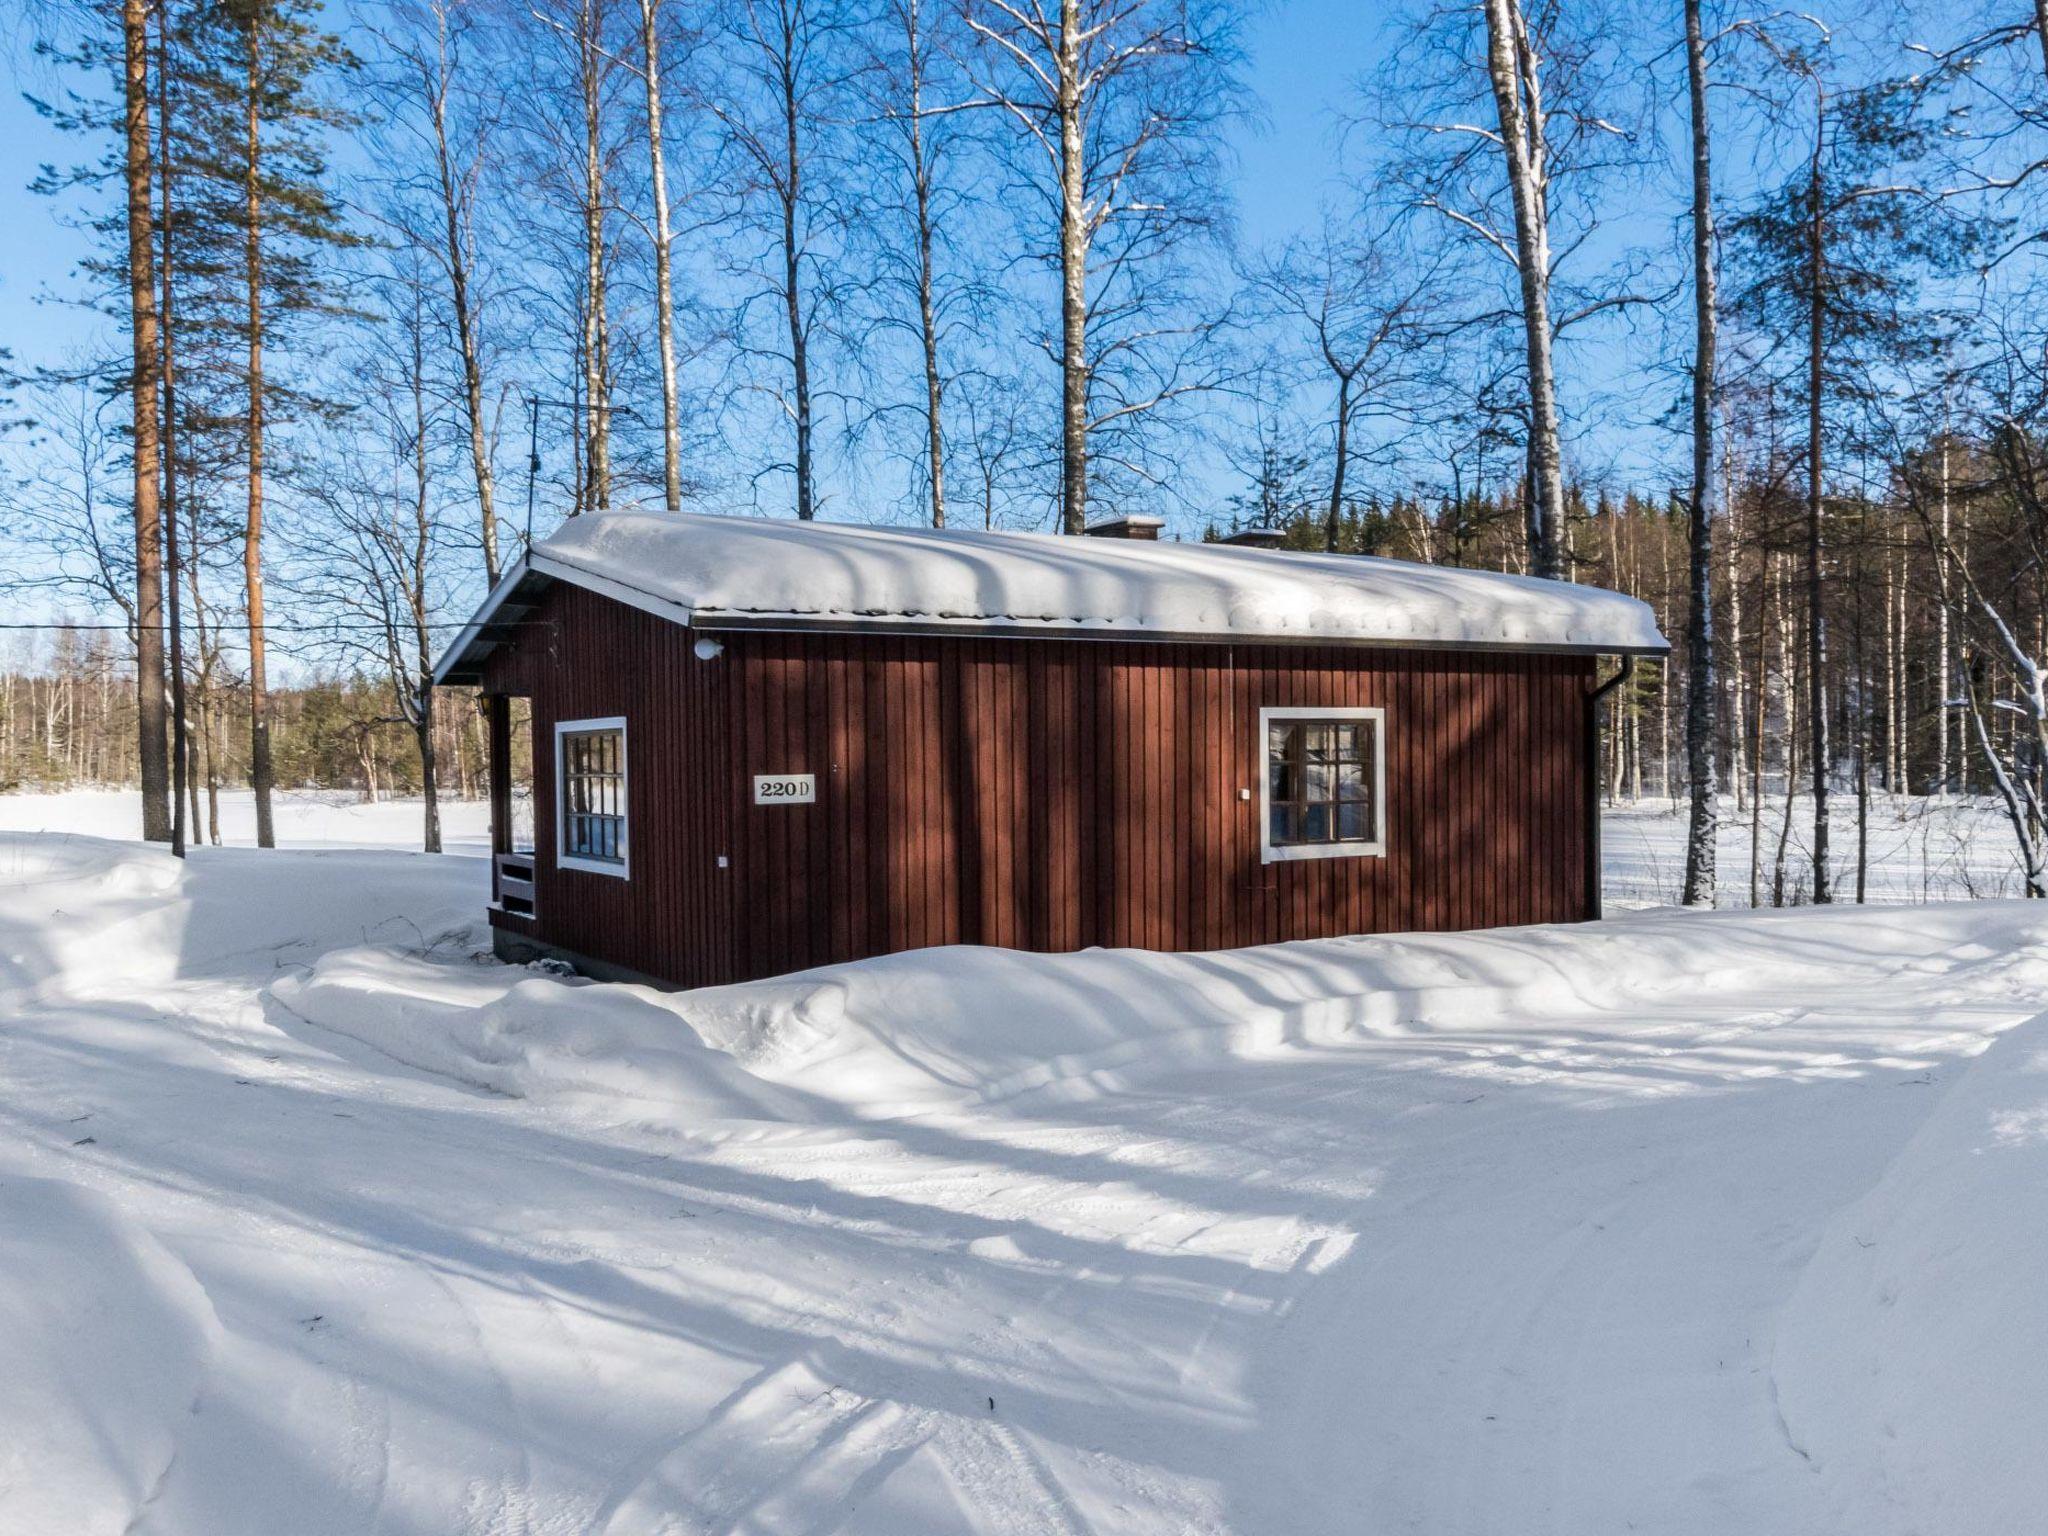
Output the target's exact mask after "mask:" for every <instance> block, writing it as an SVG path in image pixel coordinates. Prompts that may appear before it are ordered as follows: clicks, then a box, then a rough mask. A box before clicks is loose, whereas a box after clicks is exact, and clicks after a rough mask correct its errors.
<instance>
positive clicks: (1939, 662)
mask: <svg viewBox="0 0 2048 1536" xmlns="http://www.w3.org/2000/svg"><path fill="white" fill-rule="evenodd" d="M2044 3H2048V0H2044ZM1941 547H1942V549H1943V550H1947V549H1948V548H1949V512H1948V422H1947V421H1946V420H1944V421H1943V422H1942V430H1941ZM1935 577H1936V580H1937V583H1938V585H1937V587H1936V592H1935V605H1934V635H1935V638H1934V665H1935V679H1936V691H1937V693H1938V694H1939V697H1938V698H1936V699H1935V701H1934V704H1935V716H1934V718H1935V726H1936V729H1935V733H1934V741H1935V747H1934V787H1935V793H1936V794H1938V795H1940V796H1941V797H1942V798H1943V799H1944V800H1945V799H1947V798H1948V789H1949V758H1948V736H1949V716H1950V714H1951V713H1952V711H1951V710H1950V709H1949V692H1950V687H1951V685H1950V681H1949V648H1950V643H1951V642H1950V640H1949V635H1948V609H1949V602H1950V598H1949V590H1948V561H1947V560H1946V559H1942V560H1938V561H1936V562H1935Z"/></svg>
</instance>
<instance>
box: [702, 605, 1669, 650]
mask: <svg viewBox="0 0 2048 1536" xmlns="http://www.w3.org/2000/svg"><path fill="white" fill-rule="evenodd" d="M688 623H689V624H690V625H691V627H693V628H695V629H702V630H749V631H754V632H757V633H761V632H765V633H783V634H839V635H847V634H878V635H880V634H886V635H958V634H976V635H989V636H993V637H996V638H1000V639H1033V640H1117V641H1127V642H1136V643H1153V644H1159V645H1297V646H1298V645H1310V646H1338V647H1347V648H1358V649H1365V650H1401V651H1489V652H1517V653H1522V654H1529V653H1541V654H1544V655H1550V656H1668V655H1669V654H1670V653H1671V646H1670V643H1669V642H1668V641H1667V642H1665V643H1663V644H1659V645H1643V644H1636V643H1629V644H1623V643H1617V642H1615V641H1609V640H1600V641H1584V642H1581V641H1533V640H1462V639H1438V638H1432V637H1430V636H1426V635H1385V636H1352V635H1325V634H1245V633H1227V634H1217V633H1213V632H1209V631H1203V630H1189V631H1182V630H1162V629H1138V628H1130V627H1118V626H1116V625H1111V624H1075V623H1067V622H1061V621H1057V620H1033V619H989V618H980V617H972V616H962V617H959V618H943V617H936V616H931V615H916V614H876V615H873V616H867V615H860V616H853V617H847V616H838V615H827V614H801V613H734V612H730V611H720V610H717V609H708V608H700V609H698V610H697V611H696V612H695V613H693V614H691V615H690V616H689V619H688Z"/></svg>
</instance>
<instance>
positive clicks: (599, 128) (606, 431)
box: [577, 0, 612, 508]
mask: <svg viewBox="0 0 2048 1536" xmlns="http://www.w3.org/2000/svg"><path fill="white" fill-rule="evenodd" d="M578 24H579V27H580V29H581V33H582V35H581V36H580V37H579V38H578V39H577V44H578V47H579V49H580V51H581V58H580V60H579V62H580V65H581V68H580V70H579V74H580V77H581V83H582V87H583V255H584V272H583V297H584V308H583V395H584V409H585V410H586V412H587V413H588V415H587V417H586V430H587V432H588V438H589V449H588V456H587V458H586V460H585V463H584V477H585V478H584V491H583V497H582V501H583V505H584V506H585V507H586V508H602V507H609V506H610V505H611V504H612V423H611V401H610V399H609V398H608V397H609V392H610V388H611V381H610V380H609V379H608V378H606V376H605V362H606V356H605V354H606V351H607V344H608V330H607V325H606V315H605V270H604V256H605V250H604V213H605V208H604V197H605V178H604V143H603V126H604V124H603V115H602V114H603V105H604V102H603V92H604V50H603V45H602V41H601V39H600V38H599V37H598V35H597V31H598V15H597V5H596V0H585V4H584V6H583V10H582V14H581V15H580V17H579V18H578Z"/></svg>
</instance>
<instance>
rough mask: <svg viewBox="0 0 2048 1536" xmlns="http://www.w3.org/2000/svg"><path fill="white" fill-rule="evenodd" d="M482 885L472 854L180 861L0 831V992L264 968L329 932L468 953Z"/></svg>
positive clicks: (106, 844)
mask: <svg viewBox="0 0 2048 1536" xmlns="http://www.w3.org/2000/svg"><path fill="white" fill-rule="evenodd" d="M489 879H490V872H489V865H488V864H487V863H486V862H485V861H484V860H482V859H480V858H462V857H449V856H443V857H438V858H437V857H430V856H428V855H425V854H402V853H391V852H381V851H368V850H365V851H360V852H353V851H341V850H336V851H333V852H323V853H303V852H302V853H293V854H285V853H280V852H270V851H263V850H257V849H250V848H195V849H194V850H192V854H191V857H190V858H188V859H186V860H185V861H183V862H182V863H181V862H180V861H179V860H177V859H175V858H173V857H172V856H171V853H170V850H169V849H167V848H163V847H158V846H154V845H150V844H145V843H132V842H117V841H114V840H111V839H107V838H98V837H81V836H50V835H41V834H36V833H23V832H9V831H0V932H5V933H6V934H7V935H8V938H7V942H6V943H5V944H0V997H5V995H6V994H7V993H8V992H10V991H16V990H19V991H21V992H23V993H34V992H42V993H44V994H46V995H54V994H55V993H58V992H61V993H64V994H66V995H70V996H74V997H92V996H102V995H105V994H107V993H108V992H109V991H110V990H113V989H118V988H123V987H131V986H134V985H137V984H142V985H151V986H166V985H170V984H172V983H174V982H180V981H191V980H193V979H195V978H197V977H202V976H206V975H209V974H216V973H220V972H222V971H229V970H235V969H239V968H240V966H241V965H242V964H243V963H244V962H245V960H246V959H248V958H250V957H255V958H257V959H259V961H260V963H261V964H262V965H263V967H264V968H265V969H271V968H274V967H276V966H279V965H284V964H289V963H291V962H292V961H294V960H300V959H303V960H307V961H310V960H311V959H312V957H313V956H314V955H317V954H319V953H321V952H323V951H325V950H326V949H328V948H329V947H331V945H332V941H333V938H334V937H335V936H336V935H342V936H347V937H352V938H354V939H355V940H356V941H357V942H363V941H366V940H367V941H373V942H375V941H381V942H383V943H386V944H393V945H397V944H403V945H405V946H406V947H408V948H412V949H416V950H422V951H424V950H429V949H440V950H444V951H447V952H451V953H466V952H468V951H469V950H471V949H473V948H474V947H475V945H476V935H477V932H478V931H479V930H480V929H481V928H482V914H483V905H484V902H485V900H486V898H487V896H488V893H489ZM398 914H406V915H404V916H400V915H398Z"/></svg>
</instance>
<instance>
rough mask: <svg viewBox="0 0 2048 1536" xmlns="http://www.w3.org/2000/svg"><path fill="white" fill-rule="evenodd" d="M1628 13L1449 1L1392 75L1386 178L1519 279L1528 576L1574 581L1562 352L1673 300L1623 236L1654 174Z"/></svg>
mask: <svg viewBox="0 0 2048 1536" xmlns="http://www.w3.org/2000/svg"><path fill="white" fill-rule="evenodd" d="M1628 25H1629V15H1628V13H1627V12H1624V11H1619V10H1610V9H1609V8H1608V7H1607V6H1605V5H1603V4H1600V3H1598V0H1588V3H1583V4H1577V5H1570V6H1566V5H1559V4H1555V3H1539V4H1537V5H1534V6H1532V5H1529V4H1527V3H1526V0H1479V3H1477V4H1469V3H1444V4H1439V5H1437V6H1436V7H1434V8H1432V9H1429V10H1426V11H1425V12H1424V13H1423V14H1422V15H1421V17H1420V18H1419V19H1418V20H1417V21H1416V22H1415V23H1414V24H1413V25H1412V26H1411V28H1410V29H1409V31H1408V34H1407V36H1406V38H1405V39H1404V40H1403V42H1402V43H1401V45H1400V46H1399V47H1397V48H1396V49H1395V50H1394V51H1393V53H1392V54H1391V55H1390V57H1389V59H1388V61H1387V63H1386V64H1385V65H1384V66H1383V68H1382V70H1381V73H1380V77H1379V83H1378V96H1379V102H1380V105H1379V110H1378V113H1377V116H1378V120H1379V122H1380V124H1381V125H1382V126H1383V127H1385V128H1387V129H1389V130H1391V132H1392V135H1393V138H1394V141H1395V143H1396V144H1397V145H1398V149H1399V152H1398V154H1396V155H1394V156H1392V157H1391V159H1390V161H1389V163H1387V164H1386V165H1385V166H1383V167H1379V168H1376V172H1375V173H1376V174H1382V175H1384V176H1386V177H1387V178H1388V179H1389V180H1390V181H1391V182H1393V183H1394V184H1395V185H1397V186H1398V187H1399V188H1401V190H1402V191H1403V193H1404V195H1405V196H1407V197H1408V198H1409V199H1410V200H1411V201H1412V202H1413V203H1414V204H1415V205H1416V206H1417V207H1419V208H1422V209H1426V210H1429V211H1430V212H1432V213H1434V214H1435V215H1436V216H1437V217H1439V218H1441V219H1442V220H1444V221H1445V223H1446V224H1447V225H1448V226H1449V227H1450V228H1451V229H1453V230H1455V231H1457V232H1458V233H1460V234H1461V235H1463V236H1464V237H1465V238H1466V240H1467V241H1468V243H1469V245H1470V247H1471V249H1472V251H1473V252H1474V253H1475V255H1476V256H1477V257H1479V258H1480V259H1481V263H1482V265H1481V266H1480V267H1479V268H1475V276H1476V275H1478V273H1479V272H1481V271H1483V270H1485V269H1487V268H1490V269H1491V270H1492V271H1493V272H1495V273H1505V274H1509V275H1511V277H1512V282H1511V283H1510V284H1509V285H1508V289H1507V292H1506V293H1505V294H1504V295H1503V300H1502V303H1501V305H1500V308H1499V310H1498V312H1497V314H1496V316H1495V318H1496V319H1497V320H1498V321H1499V322H1500V323H1501V324H1503V325H1504V326H1511V327H1512V329H1513V331H1514V333H1515V335H1516V337H1517V340H1518V343H1519V345H1518V347H1517V352H1518V354H1519V356H1518V361H1519V365H1520V379H1519V399H1518V400H1517V401H1516V402H1515V407H1514V412H1513V414H1514V417H1515V419H1516V421H1517V424H1518V426H1519V429H1520V433H1521V438H1522V450H1523V451H1522V473H1523V511H1524V521H1525V525H1526V535H1525V540H1526V544H1527V548H1528V554H1529V566H1530V569H1531V570H1532V571H1533V572H1534V573H1535V574H1537V575H1542V576H1550V577H1557V576H1562V575H1565V574H1566V573H1567V571H1566V567H1567V558H1566V554H1567V552H1566V543H1567V539H1568V537H1569V529H1568V527H1567V519H1566V507H1565V502H1566V490H1565V464H1564V425H1563V410H1562V406H1561V405H1560V392H1561V391H1560V381H1559V371H1558V361H1557V359H1558V354H1559V351H1560V347H1561V345H1562V343H1563V342H1564V341H1565V340H1566V338H1567V336H1568V334H1570V333H1572V332H1574V331H1576V330H1578V329H1579V328H1581V327H1585V326H1587V325H1589V324H1591V323H1594V322H1596V321H1598V320H1600V319H1602V318H1604V317H1612V316H1613V315H1615V314H1617V313H1618V312H1620V311H1623V310H1627V309H1630V308H1632V307H1634V306H1638V305H1643V304H1650V303H1654V302H1658V301H1659V300H1660V298H1661V294H1660V293H1659V292H1657V291H1654V290H1647V289H1645V287H1644V285H1643V284H1642V282H1641V281H1640V278H1641V272H1642V268H1643V266H1644V263H1645V259H1646V258H1645V257H1644V256H1643V254H1642V253H1641V252H1639V251H1635V250H1629V249H1626V248H1624V249H1623V250H1621V251H1620V252H1619V253H1618V254H1617V253H1616V252H1615V251H1614V249H1613V248H1614V246H1615V244H1616V242H1615V241H1614V240H1613V239H1612V238H1611V237H1609V238H1604V239H1602V238H1596V237H1598V236H1600V235H1601V232H1602V230H1603V227H1604V225H1605V214H1606V200H1607V199H1608V197H1609V196H1610V195H1612V194H1613V193H1614V192H1615V191H1616V190H1617V189H1618V188H1622V187H1626V186H1628V185H1630V184H1631V183H1633V181H1634V180H1635V179H1636V177H1637V176H1638V174H1639V173H1640V171H1641V168H1642V166H1643V164H1644V162H1645V152H1644V149H1643V141H1644V138H1645V137H1646V136H1645V134H1644V133H1642V132H1641V131H1639V130H1638V128H1637V127H1636V126H1635V125H1636V124H1637V123H1638V122H1639V121H1641V120H1644V119H1647V118H1648V117H1649V115H1650V113H1651V111H1652V108H1651V106H1650V103H1649V102H1648V101H1647V99H1646V98H1645V97H1644V95H1643V87H1642V84H1641V77H1642V71H1641V70H1640V69H1639V67H1637V66H1636V65H1635V64H1634V63H1633V61H1631V60H1630V58H1629V57H1628V48H1627V37H1628V33H1627V27H1628Z"/></svg>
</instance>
